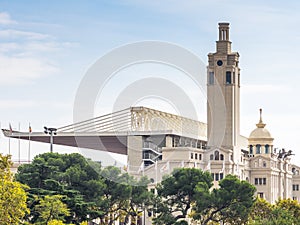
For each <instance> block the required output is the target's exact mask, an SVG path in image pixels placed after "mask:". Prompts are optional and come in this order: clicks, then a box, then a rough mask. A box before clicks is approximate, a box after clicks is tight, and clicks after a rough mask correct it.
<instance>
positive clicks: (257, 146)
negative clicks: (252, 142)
mask: <svg viewBox="0 0 300 225" xmlns="http://www.w3.org/2000/svg"><path fill="white" fill-rule="evenodd" d="M260 148H261V145H259V144H258V145H256V154H260Z"/></svg>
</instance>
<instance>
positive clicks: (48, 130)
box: [44, 127, 57, 152]
mask: <svg viewBox="0 0 300 225" xmlns="http://www.w3.org/2000/svg"><path fill="white" fill-rule="evenodd" d="M56 131H57V129H56V128H48V127H44V133H45V134H49V135H50V152H53V135H56Z"/></svg>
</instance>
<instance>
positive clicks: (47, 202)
mask: <svg viewBox="0 0 300 225" xmlns="http://www.w3.org/2000/svg"><path fill="white" fill-rule="evenodd" d="M62 198H63V196H61V195H52V196H47V195H46V196H45V197H43V198H42V199H40V201H39V204H38V205H36V206H35V208H36V211H37V212H38V214H39V219H38V220H37V222H39V223H41V224H47V223H48V222H49V221H51V220H61V221H64V218H65V217H66V216H69V215H70V211H69V209H68V207H67V205H66V204H64V203H63V202H62V201H61V200H62Z"/></svg>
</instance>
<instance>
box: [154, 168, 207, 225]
mask: <svg viewBox="0 0 300 225" xmlns="http://www.w3.org/2000/svg"><path fill="white" fill-rule="evenodd" d="M197 186H198V187H202V188H203V190H206V192H208V191H209V188H211V187H212V177H211V175H210V173H208V172H203V171H201V170H199V169H195V168H182V169H177V170H174V171H173V172H172V174H171V176H168V177H166V178H165V179H164V180H163V181H162V182H161V184H159V185H158V187H157V193H158V196H157V197H156V198H155V199H154V202H153V211H154V212H155V213H156V214H157V217H156V218H155V219H154V222H155V224H166V225H167V224H174V223H176V221H178V220H180V219H185V218H187V217H188V213H189V210H190V209H191V207H192V204H193V203H194V202H195V200H196V187H197Z"/></svg>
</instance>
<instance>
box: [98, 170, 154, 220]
mask: <svg viewBox="0 0 300 225" xmlns="http://www.w3.org/2000/svg"><path fill="white" fill-rule="evenodd" d="M101 175H102V176H103V177H105V178H106V179H105V180H104V183H105V188H104V189H103V191H104V194H103V196H101V201H99V205H98V206H99V208H100V209H101V211H102V215H101V216H100V218H101V224H113V223H114V221H115V220H117V219H119V220H120V221H121V222H122V223H125V224H126V223H127V222H128V221H129V219H131V220H133V221H134V220H136V218H137V217H138V213H139V211H140V210H141V209H142V208H144V207H146V206H147V203H148V202H149V201H150V198H151V193H150V192H148V190H147V185H148V183H149V181H148V179H146V178H142V179H140V180H139V181H137V180H136V179H134V178H133V177H132V176H129V175H128V174H127V173H121V170H120V169H118V168H115V167H106V168H105V169H103V170H102V171H101Z"/></svg>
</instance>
